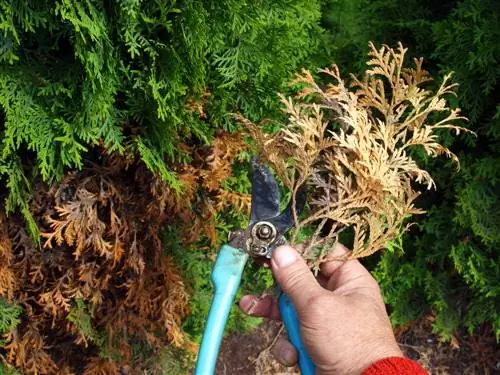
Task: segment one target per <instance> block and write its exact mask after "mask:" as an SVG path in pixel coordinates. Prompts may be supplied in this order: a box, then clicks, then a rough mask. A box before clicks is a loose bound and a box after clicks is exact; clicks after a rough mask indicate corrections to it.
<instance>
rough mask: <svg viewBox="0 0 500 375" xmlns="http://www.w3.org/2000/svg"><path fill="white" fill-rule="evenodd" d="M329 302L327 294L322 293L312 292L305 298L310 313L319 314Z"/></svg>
mask: <svg viewBox="0 0 500 375" xmlns="http://www.w3.org/2000/svg"><path fill="white" fill-rule="evenodd" d="M328 303H329V296H327V295H325V294H323V293H315V294H312V295H311V296H310V297H309V298H308V299H307V307H308V309H309V311H310V312H311V313H314V314H320V313H321V312H323V311H324V310H325V307H326V306H327V305H328Z"/></svg>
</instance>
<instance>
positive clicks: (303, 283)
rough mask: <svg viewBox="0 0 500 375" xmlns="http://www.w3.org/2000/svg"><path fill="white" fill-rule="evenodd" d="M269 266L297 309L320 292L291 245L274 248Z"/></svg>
mask: <svg viewBox="0 0 500 375" xmlns="http://www.w3.org/2000/svg"><path fill="white" fill-rule="evenodd" d="M271 268H272V270H273V274H274V277H275V278H276V281H278V283H279V284H280V286H281V289H283V291H284V292H285V293H286V294H288V295H289V296H290V298H291V299H292V302H293V304H294V305H295V307H296V308H297V309H298V310H303V309H304V308H306V307H307V305H308V301H309V300H310V298H311V297H312V296H315V295H318V294H321V292H322V288H321V286H320V285H319V283H318V281H317V280H316V278H315V277H314V275H313V273H312V272H311V270H310V269H309V267H308V266H307V264H306V262H305V261H304V259H302V257H301V256H300V254H299V253H298V252H297V251H296V250H295V249H294V248H293V247H291V246H288V245H284V246H279V247H277V248H276V250H274V252H273V256H272V258H271Z"/></svg>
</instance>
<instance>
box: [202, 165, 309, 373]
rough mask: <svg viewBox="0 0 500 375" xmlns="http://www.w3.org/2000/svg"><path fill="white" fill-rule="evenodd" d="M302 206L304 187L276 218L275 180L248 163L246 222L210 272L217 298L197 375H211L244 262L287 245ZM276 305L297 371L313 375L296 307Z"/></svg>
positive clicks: (285, 301)
mask: <svg viewBox="0 0 500 375" xmlns="http://www.w3.org/2000/svg"><path fill="white" fill-rule="evenodd" d="M305 201H306V187H305V185H303V186H302V187H301V188H300V189H299V190H298V191H297V194H296V196H295V200H294V202H292V201H291V202H290V203H289V204H288V206H287V208H286V209H285V210H284V211H283V212H281V213H280V192H279V188H278V184H277V182H276V180H275V178H274V176H273V175H272V173H271V171H270V170H269V169H268V168H267V167H266V166H265V165H264V164H261V163H260V162H259V161H258V159H257V158H255V157H254V158H253V159H252V203H251V214H250V222H249V225H248V227H246V228H245V229H239V230H236V231H234V232H231V233H230V235H229V238H228V244H225V245H223V246H222V248H221V249H220V251H219V254H218V255H217V259H216V261H215V264H214V268H213V270H212V283H213V285H214V287H215V294H214V296H213V299H212V304H211V307H210V312H209V314H208V319H207V322H206V325H205V330H204V332H203V338H202V341H201V346H200V350H199V352H198V360H197V363H196V369H195V375H211V374H213V373H214V371H215V364H216V360H217V354H218V352H219V347H220V344H221V340H222V334H223V332H224V327H225V325H226V321H227V317H228V315H229V311H230V309H231V306H232V304H233V301H234V297H235V295H236V292H237V290H238V287H239V285H240V282H241V275H242V274H243V269H244V267H245V264H246V262H247V260H248V258H249V257H252V258H260V257H264V258H267V259H270V258H271V255H272V252H273V251H274V249H275V248H276V247H277V246H279V245H282V244H284V243H285V242H286V239H285V237H284V235H285V233H286V232H287V231H288V230H289V229H290V228H291V227H292V226H293V225H294V215H295V214H296V215H299V214H300V212H301V211H302V209H303V208H304V206H305ZM278 302H279V308H280V313H281V317H282V319H283V323H284V324H285V328H286V330H287V332H288V338H289V340H290V341H291V342H292V344H293V345H294V346H295V348H296V349H297V352H298V353H299V367H300V371H301V373H302V374H303V375H312V374H314V373H315V365H314V363H313V362H312V360H311V358H310V357H309V355H308V354H307V352H306V350H305V348H304V345H303V343H302V340H301V338H300V326H299V320H298V317H297V312H296V310H295V307H294V306H293V304H292V301H291V300H290V298H289V297H288V296H287V295H286V294H284V293H283V292H280V293H279V297H278Z"/></svg>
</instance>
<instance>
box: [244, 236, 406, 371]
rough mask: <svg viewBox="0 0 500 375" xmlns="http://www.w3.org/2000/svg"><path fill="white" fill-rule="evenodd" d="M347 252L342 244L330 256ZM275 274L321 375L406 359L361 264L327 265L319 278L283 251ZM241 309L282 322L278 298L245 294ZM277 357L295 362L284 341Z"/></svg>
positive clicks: (296, 257)
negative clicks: (290, 301)
mask: <svg viewBox="0 0 500 375" xmlns="http://www.w3.org/2000/svg"><path fill="white" fill-rule="evenodd" d="M346 253H347V249H346V248H345V247H344V246H342V245H340V244H338V245H336V246H335V248H334V249H333V251H332V252H331V254H330V257H331V258H339V257H341V256H342V255H344V254H346ZM271 269H272V271H273V274H274V276H275V278H276V280H277V281H278V283H279V285H280V286H281V288H282V289H283V291H284V292H285V293H287V294H288V295H289V296H290V298H291V299H292V301H293V303H294V305H295V307H296V309H297V314H298V316H299V320H300V333H301V338H302V341H303V343H304V345H305V347H306V349H307V351H308V354H309V355H310V356H311V358H312V360H313V362H314V363H315V364H316V367H317V370H316V371H317V374H318V375H319V374H349V375H351V374H360V373H362V371H363V370H364V369H366V368H367V367H368V366H370V365H371V364H372V363H374V362H376V361H378V360H380V359H383V358H388V357H403V354H402V352H401V350H400V349H399V346H398V344H397V342H396V339H395V337H394V333H393V331H392V327H391V324H390V321H389V317H388V315H387V312H386V310H385V305H384V302H383V300H382V296H381V293H380V289H379V286H378V284H377V282H376V281H375V279H374V278H373V277H372V276H371V275H370V273H369V272H368V271H367V270H366V268H364V267H363V266H362V265H361V263H359V262H358V261H357V260H348V261H345V262H344V261H339V260H330V261H327V262H325V263H323V264H322V267H321V270H320V274H319V275H318V277H317V278H315V277H314V275H313V274H312V272H311V271H310V269H309V267H308V266H307V264H306V262H305V261H304V260H303V259H302V258H301V256H300V255H299V253H298V252H297V251H296V250H295V249H293V248H292V247H290V246H280V247H278V248H277V249H276V250H275V251H274V253H273V256H272V259H271ZM240 308H241V309H242V310H243V312H245V313H246V314H248V315H251V316H260V317H267V318H271V319H280V313H279V307H278V302H277V299H276V297H275V296H265V297H262V298H258V297H255V296H251V295H246V296H244V297H243V298H242V299H241V300H240ZM273 353H274V355H275V356H276V357H277V359H278V361H279V362H281V363H282V364H284V365H288V366H292V365H294V364H295V363H296V362H297V352H296V350H295V348H294V347H293V346H292V344H291V343H290V342H288V341H287V340H285V339H280V340H278V342H277V343H276V345H275V346H274V349H273Z"/></svg>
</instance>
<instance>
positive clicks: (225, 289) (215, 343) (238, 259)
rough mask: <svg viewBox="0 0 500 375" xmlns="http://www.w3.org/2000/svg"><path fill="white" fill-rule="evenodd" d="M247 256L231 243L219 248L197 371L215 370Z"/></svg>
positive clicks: (206, 373) (198, 373)
mask: <svg viewBox="0 0 500 375" xmlns="http://www.w3.org/2000/svg"><path fill="white" fill-rule="evenodd" d="M247 259H248V254H246V253H244V252H243V251H241V250H239V249H236V248H234V247H231V246H229V245H224V246H222V248H221V249H220V251H219V255H218V256H217V260H216V261H215V265H214V268H213V270H212V282H213V284H214V287H215V295H214V297H213V299H212V305H211V307H210V312H209V313H208V319H207V324H206V326H205V330H204V332H203V338H202V340H201V346H200V350H199V352H198V360H197V363H196V370H195V375H210V374H213V373H214V371H215V363H216V361H217V353H218V352H219V347H220V343H221V340H222V334H223V333H224V327H225V325H226V321H227V317H228V315H229V310H231V305H232V304H233V300H234V297H235V295H236V292H237V290H238V287H239V285H240V282H241V275H242V273H243V269H244V267H245V263H246V262H247Z"/></svg>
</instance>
